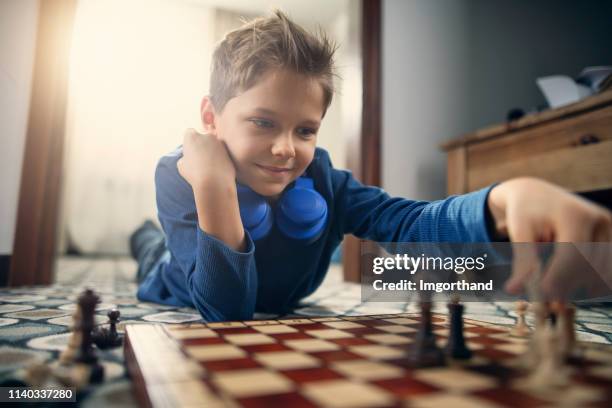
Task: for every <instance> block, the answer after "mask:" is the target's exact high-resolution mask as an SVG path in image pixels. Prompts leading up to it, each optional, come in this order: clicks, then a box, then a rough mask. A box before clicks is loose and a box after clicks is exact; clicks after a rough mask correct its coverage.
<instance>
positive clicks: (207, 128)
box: [200, 96, 217, 135]
mask: <svg viewBox="0 0 612 408" xmlns="http://www.w3.org/2000/svg"><path fill="white" fill-rule="evenodd" d="M200 118H201V119H202V126H204V132H205V133H209V134H213V135H216V132H217V129H216V126H215V122H216V112H215V108H214V106H213V104H212V101H211V100H210V97H209V96H205V97H203V98H202V103H201V104H200Z"/></svg>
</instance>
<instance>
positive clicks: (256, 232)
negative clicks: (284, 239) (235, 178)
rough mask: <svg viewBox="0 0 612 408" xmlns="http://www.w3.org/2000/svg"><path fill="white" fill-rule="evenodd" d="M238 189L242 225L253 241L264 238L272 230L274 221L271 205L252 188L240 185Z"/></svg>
mask: <svg viewBox="0 0 612 408" xmlns="http://www.w3.org/2000/svg"><path fill="white" fill-rule="evenodd" d="M237 187H238V204H239V206H240V219H241V220H242V225H243V226H244V228H245V229H246V230H247V231H248V232H249V234H250V235H251V238H252V239H253V241H257V240H259V239H262V238H264V237H265V236H266V235H268V233H269V232H270V230H271V229H272V224H273V219H274V217H273V215H272V209H271V208H270V204H268V202H267V201H266V199H265V198H263V197H262V196H260V195H259V194H257V193H256V192H254V191H253V190H251V189H250V188H248V187H246V186H243V185H240V184H238V186H237Z"/></svg>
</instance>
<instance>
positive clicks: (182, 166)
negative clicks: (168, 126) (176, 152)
mask: <svg viewBox="0 0 612 408" xmlns="http://www.w3.org/2000/svg"><path fill="white" fill-rule="evenodd" d="M176 166H177V168H178V171H179V173H180V175H181V176H182V177H183V178H184V179H185V180H187V182H188V183H189V184H190V185H191V187H192V188H193V189H194V190H196V189H199V188H201V187H203V186H204V185H207V184H210V183H215V184H216V183H222V184H224V185H227V183H235V178H236V167H235V166H234V163H232V160H231V159H230V156H229V153H228V152H227V148H226V147H225V144H224V143H223V142H222V141H220V140H219V139H217V138H216V137H215V136H213V135H209V134H202V133H198V132H197V131H196V130H195V129H187V130H186V131H185V137H184V139H183V157H181V158H180V159H179V161H178V162H177V163H176Z"/></svg>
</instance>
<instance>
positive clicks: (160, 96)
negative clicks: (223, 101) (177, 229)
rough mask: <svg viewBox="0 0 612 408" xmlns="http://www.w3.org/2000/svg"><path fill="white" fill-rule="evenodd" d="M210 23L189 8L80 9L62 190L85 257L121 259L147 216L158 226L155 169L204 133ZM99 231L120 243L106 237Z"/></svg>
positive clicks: (86, 5) (124, 4) (164, 4)
mask: <svg viewBox="0 0 612 408" xmlns="http://www.w3.org/2000/svg"><path fill="white" fill-rule="evenodd" d="M210 16H211V12H210V10H209V9H208V8H207V7H205V6H202V5H197V4H193V3H187V2H182V1H170V0H157V1H149V0H148V1H143V0H140V1H138V0H129V1H126V0H104V1H102V0H81V1H80V2H79V5H78V9H77V15H76V19H75V29H74V40H73V44H72V54H71V63H70V83H69V99H68V115H67V141H68V143H67V156H66V159H67V160H66V162H67V168H66V179H65V183H64V187H65V189H66V191H65V204H66V205H67V208H66V211H68V213H66V221H67V223H68V228H69V230H70V234H71V235H72V236H73V237H74V238H75V240H76V241H77V242H79V245H80V246H82V247H83V248H84V249H86V250H94V249H95V248H97V247H99V246H103V247H106V248H112V251H113V252H114V251H116V252H124V251H125V249H126V242H127V241H126V240H127V234H128V233H129V231H130V230H132V229H133V228H134V227H135V225H136V224H137V223H139V222H141V221H142V219H143V208H148V209H149V210H148V211H147V213H148V216H149V217H151V218H155V217H156V208H155V194H154V185H153V175H154V169H155V164H156V162H157V160H158V159H159V157H160V156H161V155H162V154H164V153H167V152H168V151H170V150H172V149H173V148H174V147H176V146H178V145H179V144H181V143H182V137H183V136H182V135H183V132H184V130H185V129H186V128H188V127H196V128H197V127H199V126H200V120H199V113H198V109H199V102H200V99H201V97H202V96H203V95H205V94H206V92H207V89H208V83H207V81H208V77H209V65H210V62H209V61H210V54H211V52H212V46H213V40H212V24H211V20H210ZM101 226H103V227H102V228H104V229H106V230H107V231H114V232H113V234H104V233H102V234H101V233H100V232H101V231H100V228H101ZM117 232H120V233H119V234H117ZM117 236H119V237H123V238H126V240H122V239H117ZM100 237H109V238H108V242H100V241H101V240H104V239H105V238H100ZM110 237H114V240H111V238H110ZM115 241H116V242H115Z"/></svg>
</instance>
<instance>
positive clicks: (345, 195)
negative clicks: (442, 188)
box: [332, 169, 492, 242]
mask: <svg viewBox="0 0 612 408" xmlns="http://www.w3.org/2000/svg"><path fill="white" fill-rule="evenodd" d="M332 180H333V184H334V186H335V188H336V200H337V202H336V205H337V208H338V214H341V217H342V219H341V221H340V222H341V225H342V226H343V228H344V233H345V234H347V233H348V234H353V235H355V236H357V237H359V238H362V239H370V240H373V241H377V242H490V241H491V238H490V235H489V232H488V229H487V196H488V194H489V191H490V190H491V188H492V186H490V187H487V188H484V189H482V190H479V191H476V192H473V193H469V194H465V195H460V196H451V197H448V198H446V199H444V200H439V201H433V202H427V201H412V200H407V199H404V198H399V197H390V196H389V195H388V194H387V193H386V192H385V191H384V190H382V189H380V188H378V187H373V186H366V185H363V184H362V183H360V182H359V181H357V180H355V178H354V177H353V175H352V174H351V172H349V171H345V170H336V169H333V170H332Z"/></svg>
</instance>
